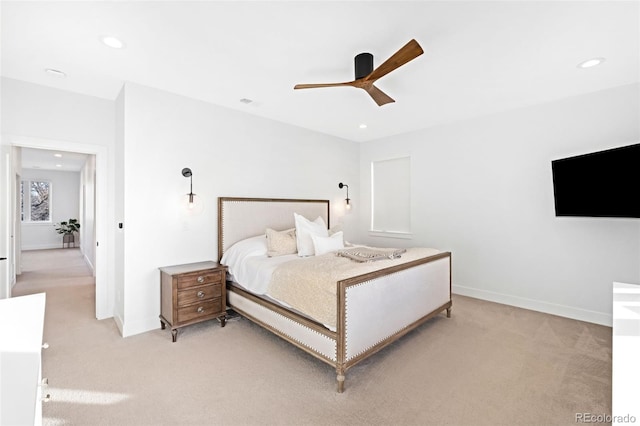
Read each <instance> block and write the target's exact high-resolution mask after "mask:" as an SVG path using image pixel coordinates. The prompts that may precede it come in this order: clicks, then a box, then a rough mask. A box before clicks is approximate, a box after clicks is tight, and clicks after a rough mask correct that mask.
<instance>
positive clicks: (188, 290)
mask: <svg viewBox="0 0 640 426" xmlns="http://www.w3.org/2000/svg"><path fill="white" fill-rule="evenodd" d="M159 269H160V327H161V328H162V329H163V330H164V329H165V328H166V326H167V325H168V326H169V327H171V336H172V339H173V341H174V342H175V341H176V340H177V338H178V329H179V328H181V327H185V326H187V325H191V324H196V323H199V322H202V321H207V320H210V319H214V318H218V319H219V320H220V326H221V327H224V325H225V322H226V309H227V300H226V299H227V297H226V296H227V295H226V291H227V290H226V285H225V284H226V283H225V280H226V272H227V267H226V266H223V265H220V264H219V263H216V262H198V263H188V264H184V265H173V266H165V267H162V268H159Z"/></svg>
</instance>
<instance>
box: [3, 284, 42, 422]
mask: <svg viewBox="0 0 640 426" xmlns="http://www.w3.org/2000/svg"><path fill="white" fill-rule="evenodd" d="M44 309H45V293H38V294H34V295H30V296H20V297H14V298H10V299H1V300H0V426H8V425H11V426H14V425H40V424H42V379H41V366H42V362H41V361H42V356H41V352H42V347H43V344H42V334H43V329H44Z"/></svg>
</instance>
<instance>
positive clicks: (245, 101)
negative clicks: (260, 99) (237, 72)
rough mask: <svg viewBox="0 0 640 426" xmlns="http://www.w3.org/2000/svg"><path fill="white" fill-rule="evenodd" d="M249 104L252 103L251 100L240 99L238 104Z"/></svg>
mask: <svg viewBox="0 0 640 426" xmlns="http://www.w3.org/2000/svg"><path fill="white" fill-rule="evenodd" d="M251 102H253V101H252V100H251V99H247V98H242V99H240V103H243V104H250V103H251Z"/></svg>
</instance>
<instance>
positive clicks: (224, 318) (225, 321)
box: [220, 315, 227, 327]
mask: <svg viewBox="0 0 640 426" xmlns="http://www.w3.org/2000/svg"><path fill="white" fill-rule="evenodd" d="M226 323H227V316H226V315H224V316H222V317H220V327H224V325H225V324H226Z"/></svg>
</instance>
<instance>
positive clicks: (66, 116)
mask: <svg viewBox="0 0 640 426" xmlns="http://www.w3.org/2000/svg"><path fill="white" fill-rule="evenodd" d="M1 102H2V105H1V108H2V112H3V113H2V118H1V128H2V138H1V140H0V143H2V145H5V146H28V147H32V148H41V149H60V150H63V151H71V152H81V153H86V154H96V170H97V172H96V187H97V188H98V189H97V190H96V224H100V226H98V227H96V239H97V240H98V241H99V242H100V248H99V249H96V253H95V260H96V265H95V267H96V271H97V272H96V274H97V276H96V316H97V317H98V318H106V317H110V316H112V312H113V286H114V281H115V277H114V275H113V268H112V266H113V264H114V258H115V253H116V249H117V248H116V246H115V232H116V231H115V226H113V224H114V222H115V220H114V207H113V205H114V199H115V193H114V190H115V188H114V184H113V183H114V180H115V175H114V170H115V169H114V166H113V164H114V144H115V137H114V136H115V135H114V133H115V104H114V102H113V101H109V100H105V99H100V98H96V97H93V96H86V95H80V94H77V93H72V92H67V91H64V90H57V89H52V88H49V87H45V86H39V85H36V84H31V83H26V82H22V81H19V80H14V79H8V78H4V77H3V78H2V92H1ZM11 167H15V161H14V162H13V163H12V165H11ZM9 189H10V188H9ZM0 191H7V188H6V187H2V188H0ZM1 225H2V224H0V226H1ZM101 263H102V268H100V264H101Z"/></svg>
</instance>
